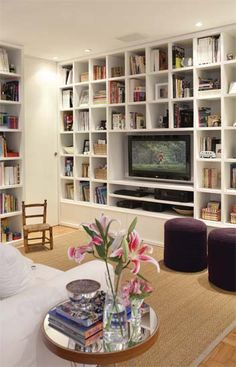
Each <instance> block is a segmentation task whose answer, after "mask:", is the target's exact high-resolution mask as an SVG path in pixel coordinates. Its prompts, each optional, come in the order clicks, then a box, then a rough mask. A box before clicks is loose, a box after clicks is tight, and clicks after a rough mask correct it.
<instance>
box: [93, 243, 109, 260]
mask: <svg viewBox="0 0 236 367" xmlns="http://www.w3.org/2000/svg"><path fill="white" fill-rule="evenodd" d="M94 248H95V249H96V250H97V253H98V256H99V257H101V258H102V259H105V258H106V254H105V249H104V245H100V246H94Z"/></svg>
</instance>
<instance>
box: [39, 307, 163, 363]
mask: <svg viewBox="0 0 236 367" xmlns="http://www.w3.org/2000/svg"><path fill="white" fill-rule="evenodd" d="M101 334H102V333H99V335H98V336H97V338H94V340H93V343H92V344H90V345H88V346H84V345H83V346H82V345H81V344H79V343H77V342H76V341H75V340H74V339H72V338H70V337H68V336H66V335H65V334H63V333H62V332H60V331H57V330H56V329H54V328H52V327H51V326H50V325H49V322H48V315H46V317H45V319H44V322H43V325H42V336H43V341H44V343H45V345H46V346H47V348H48V349H49V350H50V351H51V352H53V353H54V354H56V355H57V356H58V357H61V358H63V359H66V360H68V361H71V366H76V363H81V364H93V365H99V366H106V365H111V364H113V365H114V364H116V363H119V362H124V361H127V360H129V359H132V358H135V357H137V356H139V355H141V354H143V353H145V352H146V351H147V350H148V349H149V348H151V346H152V345H153V344H154V343H155V342H156V340H157V337H158V334H159V320H158V317H157V315H156V313H155V311H154V310H153V309H152V308H151V307H150V309H149V311H148V312H147V313H145V314H144V315H143V316H142V323H141V338H140V341H139V342H138V343H136V344H133V345H129V346H127V348H126V349H124V350H122V351H115V352H106V351H104V349H103V340H102V335H101Z"/></svg>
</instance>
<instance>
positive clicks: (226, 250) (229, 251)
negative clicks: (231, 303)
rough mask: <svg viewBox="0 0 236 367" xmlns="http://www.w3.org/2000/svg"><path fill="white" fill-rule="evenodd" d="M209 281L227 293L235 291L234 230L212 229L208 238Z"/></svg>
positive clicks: (235, 259) (235, 247)
mask: <svg viewBox="0 0 236 367" xmlns="http://www.w3.org/2000/svg"><path fill="white" fill-rule="evenodd" d="M208 274H209V275H208V277H209V281H210V282H211V283H213V284H214V285H216V286H217V287H219V288H222V289H225V290H227V291H233V292H235V291H236V229H235V228H217V229H213V230H212V231H211V232H210V234H209V236H208Z"/></svg>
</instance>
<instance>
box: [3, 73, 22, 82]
mask: <svg viewBox="0 0 236 367" xmlns="http://www.w3.org/2000/svg"><path fill="white" fill-rule="evenodd" d="M20 78H21V75H20V74H17V73H10V72H3V71H1V72H0V79H3V80H18V79H20Z"/></svg>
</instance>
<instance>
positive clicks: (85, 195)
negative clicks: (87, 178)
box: [79, 182, 90, 201]
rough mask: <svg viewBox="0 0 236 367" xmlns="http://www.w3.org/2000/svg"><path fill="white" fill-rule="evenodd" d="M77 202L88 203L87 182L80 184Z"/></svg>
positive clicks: (88, 188)
mask: <svg viewBox="0 0 236 367" xmlns="http://www.w3.org/2000/svg"><path fill="white" fill-rule="evenodd" d="M79 187H80V192H79V200H81V201H90V185H89V182H80V185H79Z"/></svg>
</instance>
